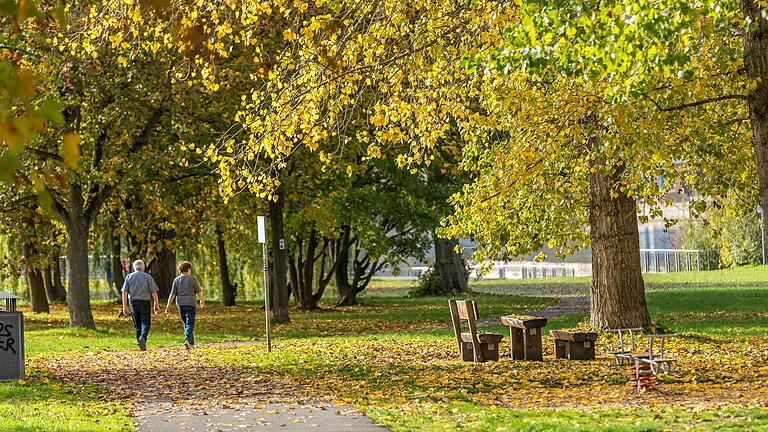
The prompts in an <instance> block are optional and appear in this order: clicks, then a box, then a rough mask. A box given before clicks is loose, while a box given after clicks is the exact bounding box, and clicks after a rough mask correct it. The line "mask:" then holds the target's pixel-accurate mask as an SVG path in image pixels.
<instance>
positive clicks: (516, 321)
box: [501, 316, 547, 361]
mask: <svg viewBox="0 0 768 432" xmlns="http://www.w3.org/2000/svg"><path fill="white" fill-rule="evenodd" d="M501 322H502V323H503V324H504V325H507V326H509V344H510V346H511V355H512V358H513V359H514V360H536V361H541V360H543V355H542V349H541V328H542V327H544V326H545V325H547V319H546V318H542V317H534V316H503V317H501Z"/></svg>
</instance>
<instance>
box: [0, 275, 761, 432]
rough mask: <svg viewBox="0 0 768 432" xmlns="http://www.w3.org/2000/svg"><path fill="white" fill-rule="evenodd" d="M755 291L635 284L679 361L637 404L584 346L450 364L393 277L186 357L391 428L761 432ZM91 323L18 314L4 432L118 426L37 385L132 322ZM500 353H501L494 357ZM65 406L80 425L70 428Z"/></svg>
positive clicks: (225, 325)
mask: <svg viewBox="0 0 768 432" xmlns="http://www.w3.org/2000/svg"><path fill="white" fill-rule="evenodd" d="M588 283H589V281H588V280H587V279H584V278H563V279H546V280H542V279H534V280H525V281H482V282H477V283H473V289H475V290H476V291H481V292H483V293H487V294H482V295H481V294H476V295H472V298H474V299H475V300H477V301H478V302H479V304H480V314H481V317H492V316H499V315H501V314H505V313H515V312H523V311H526V310H534V309H537V308H541V307H545V306H546V305H548V304H550V303H551V302H552V298H551V296H555V295H562V294H565V295H567V294H579V293H583V292H585V291H586V290H587V289H588ZM766 283H768V270H764V269H762V268H758V267H754V268H746V269H736V270H725V271H713V272H692V273H677V274H668V275H647V276H646V285H647V288H648V296H647V298H648V304H649V308H650V310H651V314H652V316H653V319H654V321H655V322H657V323H658V324H660V325H661V326H662V328H664V329H665V330H667V331H674V332H680V333H682V334H683V337H681V338H679V340H678V341H675V342H674V343H673V344H672V345H671V348H670V349H671V351H672V352H673V353H674V356H675V357H677V358H678V359H680V362H679V367H678V371H677V372H676V373H674V374H673V375H670V376H669V377H664V378H662V379H661V381H662V382H661V383H660V389H661V391H660V392H658V393H649V394H644V395H642V396H640V397H637V396H635V395H634V394H633V393H632V389H631V388H630V386H629V384H628V372H627V371H625V370H621V369H617V368H609V367H607V366H606V365H605V363H606V362H607V359H606V358H605V351H606V350H607V349H608V347H607V342H608V341H607V340H606V339H601V341H600V342H601V345H598V346H599V348H600V350H601V353H602V355H603V357H604V358H602V359H600V360H597V361H594V362H565V361H559V360H558V361H555V360H552V359H551V358H552V356H551V347H550V342H549V341H548V340H545V344H546V350H547V352H546V353H545V356H546V359H547V360H546V361H545V362H535V363H531V362H512V361H511V360H509V359H507V358H503V359H502V360H501V361H499V362H496V363H486V364H477V365H476V364H470V363H462V362H460V361H458V360H457V359H456V354H455V350H456V347H455V342H454V341H453V335H452V332H451V330H449V329H448V328H447V326H448V325H449V322H450V317H449V314H448V312H447V305H446V303H447V299H446V298H431V299H411V298H407V297H403V296H402V294H403V292H406V291H407V287H398V286H397V285H396V284H394V283H393V282H391V281H383V282H382V283H380V284H378V285H376V286H375V287H374V289H372V290H371V293H370V294H369V295H367V296H364V297H363V298H362V300H363V302H364V305H362V306H357V307H354V308H349V309H347V308H334V307H332V306H331V305H332V302H331V301H330V299H329V301H328V302H327V303H325V305H324V307H325V309H324V310H323V311H321V312H314V313H306V312H299V311H291V312H292V314H291V318H292V320H293V322H292V323H291V324H288V325H278V326H275V328H274V334H275V351H273V353H271V354H268V353H266V352H265V350H264V347H263V346H262V345H258V344H256V345H239V346H210V347H200V348H199V349H198V350H196V351H195V356H194V359H193V360H190V361H197V362H199V366H200V367H205V366H211V365H216V366H221V367H228V368H232V369H233V370H248V371H253V372H257V373H259V374H262V375H269V376H275V377H281V378H285V379H289V380H290V381H291V382H297V383H302V384H305V385H307V386H308V387H311V388H312V389H314V390H315V391H317V392H318V393H320V394H323V395H326V396H327V397H329V398H335V399H336V400H339V401H341V402H344V403H351V404H354V405H356V406H359V407H361V408H362V409H363V410H364V411H365V412H367V413H368V414H369V415H371V416H372V417H374V418H375V419H377V420H379V421H381V422H383V423H384V424H386V425H388V426H390V427H391V428H393V430H445V429H460V430H478V431H485V430H491V431H493V430H500V431H503V430H508V431H513V430H515V431H516V430H531V431H533V430H536V431H538V430H552V431H559V430H605V431H623V430H631V431H655V430H682V429H686V428H690V429H691V430H734V431H735V430H768V411H767V410H766V409H765V407H766V406H768V385H766V384H768V336H766V335H768V333H766V330H768V328H767V327H768V312H766V308H765V305H766V304H768V289H766V287H768V285H767V284H766ZM393 294H394V295H395V296H393ZM94 313H95V317H96V320H97V326H98V327H99V329H98V330H87V331H86V330H75V329H70V328H68V327H67V326H66V323H67V315H66V311H65V310H64V309H63V308H62V307H60V306H59V307H55V308H54V311H53V313H52V314H51V315H50V316H42V315H32V314H27V315H25V317H26V325H27V351H28V363H29V364H30V365H31V370H32V371H33V373H34V374H36V375H37V377H35V378H34V379H32V380H30V381H29V382H27V383H26V384H24V385H20V384H18V383H4V384H0V418H8V417H9V416H10V418H12V419H13V422H14V423H12V424H13V427H11V430H17V429H19V430H34V429H24V428H30V427H32V426H33V425H35V421H36V418H38V416H39V412H40V411H39V410H40V409H43V408H41V407H42V406H45V410H47V411H46V412H47V413H49V414H50V415H49V417H50V418H52V419H53V418H61V421H59V422H58V423H56V426H55V427H54V426H51V427H47V428H45V427H44V428H42V429H41V430H114V429H117V430H120V428H125V425H126V424H127V417H126V412H125V411H124V410H121V409H119V408H118V405H117V404H116V401H110V400H108V399H105V398H104V397H103V396H101V395H100V394H99V393H98V392H95V391H93V390H92V389H89V388H80V387H77V386H72V385H70V384H64V385H61V384H59V383H54V382H53V381H50V382H48V383H45V382H44V381H43V379H44V377H45V376H47V374H48V372H44V371H45V370H46V364H47V363H49V362H51V361H54V360H55V359H57V358H64V357H68V356H79V355H83V354H84V352H89V351H95V352H96V353H95V354H93V356H94V358H95V359H97V358H99V354H98V352H102V350H122V349H132V347H133V337H132V330H131V326H130V321H129V319H126V318H122V319H120V320H118V319H117V318H115V315H116V313H117V307H116V306H113V305H110V304H104V303H102V304H98V305H96V306H95V308H94ZM582 318H583V317H580V316H569V317H563V318H558V319H553V320H551V321H550V325H549V326H548V328H560V327H571V326H573V325H575V324H577V323H578V322H579V321H580V320H581V319H582ZM263 321H264V315H263V313H262V312H261V311H260V310H259V308H258V306H257V305H255V304H246V305H243V306H238V307H235V308H223V307H221V306H218V305H211V306H210V309H209V310H208V311H205V312H203V313H201V314H199V315H198V330H197V337H198V338H199V341H200V342H214V341H222V340H249V339H260V338H262V337H263ZM490 329H491V330H495V331H499V332H503V333H506V332H505V329H504V328H502V327H499V326H495V327H494V326H492V327H490ZM180 339H181V334H180V324H179V323H178V320H177V318H176V317H175V316H168V317H159V318H156V319H155V320H154V321H153V330H152V333H151V336H150V341H149V346H150V348H155V347H158V346H161V345H172V344H178V343H179V342H180ZM507 343H508V342H506V341H505V342H504V344H503V345H502V354H507V355H508V347H507V345H506V344H507ZM153 352H154V353H158V350H150V353H153ZM80 353H83V354H80ZM88 355H91V354H88ZM150 355H155V354H150ZM157 355H158V356H160V355H162V354H159V353H158V354H157ZM106 358H109V357H106ZM9 401H10V402H9ZM41 401H51V403H47V402H46V403H45V405H41V404H42V402H41ZM75 401H77V402H75ZM73 407H75V408H76V409H75V410H74V412H76V413H77V412H79V413H81V414H82V415H75V416H74V417H71V416H70V417H68V414H67V411H68V410H70V409H73ZM35 409H37V410H38V411H35ZM98 413H101V414H98ZM51 421H53V420H51ZM77 422H80V423H77ZM3 427H6V426H5V423H4V422H0V430H2V428H3ZM89 428H90V429H89ZM110 428H111V429H110Z"/></svg>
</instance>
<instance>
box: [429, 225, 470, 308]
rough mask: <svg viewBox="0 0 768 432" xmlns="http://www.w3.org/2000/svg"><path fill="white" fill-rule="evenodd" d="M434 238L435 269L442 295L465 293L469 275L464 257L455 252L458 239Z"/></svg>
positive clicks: (435, 236)
mask: <svg viewBox="0 0 768 432" xmlns="http://www.w3.org/2000/svg"><path fill="white" fill-rule="evenodd" d="M434 238H435V269H434V271H435V272H436V273H437V275H438V276H439V277H440V285H441V286H442V291H443V292H442V293H443V294H445V295H450V294H458V293H463V292H467V291H468V290H469V289H468V283H469V274H468V273H467V267H466V264H465V263H464V257H462V256H461V254H459V253H458V252H456V247H457V246H458V245H459V240H458V239H455V238H454V239H442V238H440V237H438V236H437V235H436V234H435V235H434Z"/></svg>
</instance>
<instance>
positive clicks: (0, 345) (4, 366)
mask: <svg viewBox="0 0 768 432" xmlns="http://www.w3.org/2000/svg"><path fill="white" fill-rule="evenodd" d="M20 298H21V297H17V296H15V295H13V294H9V293H7V292H4V291H0V381H3V380H17V379H20V378H24V377H25V373H24V316H23V315H22V314H21V312H18V311H17V310H16V300H18V299H20Z"/></svg>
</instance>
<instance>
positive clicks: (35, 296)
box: [27, 267, 50, 313]
mask: <svg viewBox="0 0 768 432" xmlns="http://www.w3.org/2000/svg"><path fill="white" fill-rule="evenodd" d="M27 283H28V285H29V302H30V306H31V307H32V312H34V313H50V309H49V307H48V298H47V297H46V296H45V285H44V282H43V274H42V272H40V270H39V269H36V268H30V267H28V268H27Z"/></svg>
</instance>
